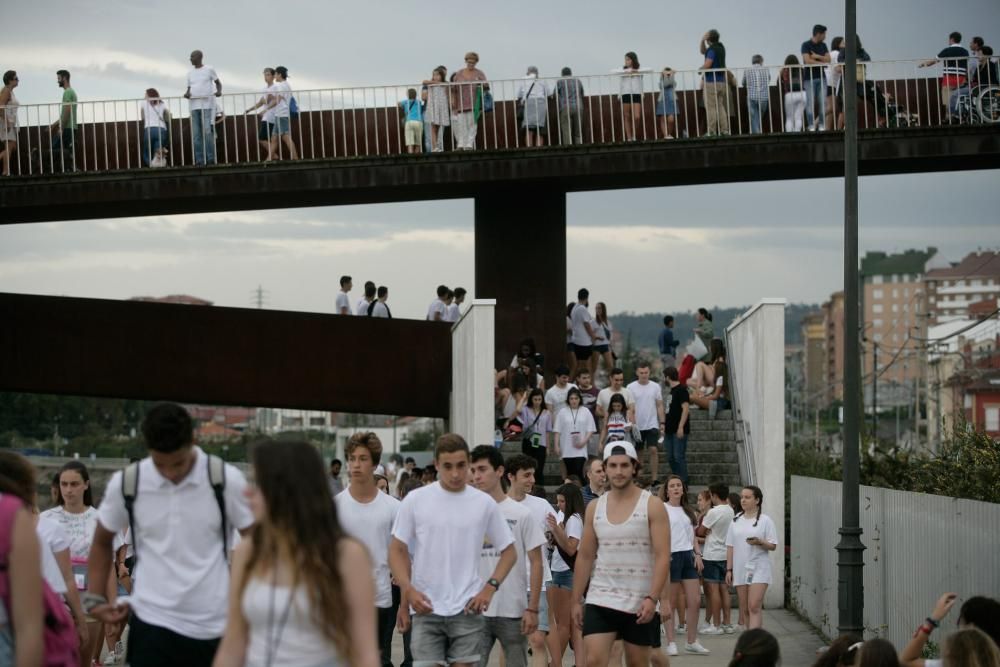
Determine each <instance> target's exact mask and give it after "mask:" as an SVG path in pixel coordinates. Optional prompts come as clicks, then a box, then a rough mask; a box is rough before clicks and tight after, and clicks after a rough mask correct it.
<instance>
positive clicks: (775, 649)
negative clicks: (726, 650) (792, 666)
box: [729, 628, 781, 667]
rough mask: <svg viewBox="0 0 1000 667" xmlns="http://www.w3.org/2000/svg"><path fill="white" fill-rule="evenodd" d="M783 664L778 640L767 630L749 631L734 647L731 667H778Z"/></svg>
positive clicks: (742, 635) (741, 636)
mask: <svg viewBox="0 0 1000 667" xmlns="http://www.w3.org/2000/svg"><path fill="white" fill-rule="evenodd" d="M779 664H781V648H780V647H779V646H778V640H777V639H775V637H774V635H772V634H771V633H770V632H768V631H767V630H762V629H759V628H758V629H756V630H747V631H746V632H744V633H742V634H740V638H739V639H737V640H736V646H734V647H733V659H732V660H730V661H729V667H777V665H779Z"/></svg>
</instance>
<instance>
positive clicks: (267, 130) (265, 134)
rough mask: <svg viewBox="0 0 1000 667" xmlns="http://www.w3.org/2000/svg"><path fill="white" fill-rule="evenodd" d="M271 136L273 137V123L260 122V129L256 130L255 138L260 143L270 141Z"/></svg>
mask: <svg viewBox="0 0 1000 667" xmlns="http://www.w3.org/2000/svg"><path fill="white" fill-rule="evenodd" d="M272 136H274V123H268V122H267V121H263V120H262V121H260V127H259V128H258V129H257V138H258V139H260V140H261V141H270V140H271V137H272Z"/></svg>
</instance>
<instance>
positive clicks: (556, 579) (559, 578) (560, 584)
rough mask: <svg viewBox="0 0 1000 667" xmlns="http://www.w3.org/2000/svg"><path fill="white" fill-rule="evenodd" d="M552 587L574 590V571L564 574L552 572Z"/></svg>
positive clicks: (564, 571)
mask: <svg viewBox="0 0 1000 667" xmlns="http://www.w3.org/2000/svg"><path fill="white" fill-rule="evenodd" d="M552 585H553V586H555V587H556V588H564V589H566V590H568V591H571V590H573V570H563V571H562V572H556V571H555V570H553V571H552Z"/></svg>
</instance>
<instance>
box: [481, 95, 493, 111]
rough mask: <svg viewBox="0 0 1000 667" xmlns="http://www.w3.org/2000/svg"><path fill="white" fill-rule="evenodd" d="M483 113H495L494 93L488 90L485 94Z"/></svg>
mask: <svg viewBox="0 0 1000 667" xmlns="http://www.w3.org/2000/svg"><path fill="white" fill-rule="evenodd" d="M483 112H484V113H493V93H491V92H490V91H488V90H487V91H486V92H484V93H483Z"/></svg>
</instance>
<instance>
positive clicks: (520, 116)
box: [517, 81, 537, 125]
mask: <svg viewBox="0 0 1000 667" xmlns="http://www.w3.org/2000/svg"><path fill="white" fill-rule="evenodd" d="M536 83H537V81H532V82H531V85H530V86H528V92H527V93H525V95H524V98H522V99H519V100H518V101H517V124H518V125H523V124H524V103H525V102H526V101H527V100H528V98H529V97H531V91H532V90H534V89H535V84H536Z"/></svg>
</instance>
